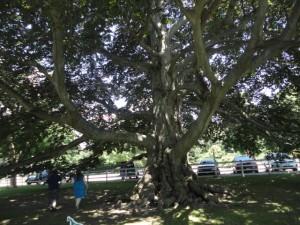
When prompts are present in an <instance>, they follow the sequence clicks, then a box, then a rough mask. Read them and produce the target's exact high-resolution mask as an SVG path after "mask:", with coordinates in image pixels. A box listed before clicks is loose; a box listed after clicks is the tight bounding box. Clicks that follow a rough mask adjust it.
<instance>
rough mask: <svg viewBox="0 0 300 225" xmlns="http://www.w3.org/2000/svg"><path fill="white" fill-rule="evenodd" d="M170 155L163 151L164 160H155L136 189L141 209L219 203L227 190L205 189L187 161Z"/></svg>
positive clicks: (167, 151) (153, 158)
mask: <svg viewBox="0 0 300 225" xmlns="http://www.w3.org/2000/svg"><path fill="white" fill-rule="evenodd" d="M170 152H171V151H170V149H165V150H161V151H160V154H159V155H161V156H162V157H161V158H156V157H152V160H150V161H149V165H148V166H147V167H146V169H145V171H144V176H143V178H142V179H141V180H140V181H139V182H138V184H137V185H136V187H135V195H134V196H133V198H134V200H136V202H137V203H139V204H140V205H141V206H148V205H155V206H157V207H158V208H167V207H171V206H173V207H176V206H177V205H185V204H193V203H202V202H210V203H213V204H217V203H219V199H218V196H217V195H216V193H220V192H221V193H224V191H223V190H221V189H220V190H214V189H212V188H209V187H208V186H202V185H201V184H200V183H199V181H198V180H197V175H196V174H195V173H194V172H193V171H192V169H191V167H190V166H189V165H188V163H187V160H186V159H185V158H184V159H182V160H176V159H174V157H172V154H170Z"/></svg>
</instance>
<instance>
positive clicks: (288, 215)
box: [0, 175, 300, 225]
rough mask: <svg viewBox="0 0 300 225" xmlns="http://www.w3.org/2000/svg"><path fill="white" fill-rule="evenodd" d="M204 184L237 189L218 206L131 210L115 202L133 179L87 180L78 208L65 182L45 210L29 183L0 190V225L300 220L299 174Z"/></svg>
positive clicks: (234, 224)
mask: <svg viewBox="0 0 300 225" xmlns="http://www.w3.org/2000/svg"><path fill="white" fill-rule="evenodd" d="M201 179H202V178H201ZM203 182H204V183H208V184H212V185H218V184H222V185H224V186H226V187H228V188H229V189H231V190H235V196H234V197H231V198H227V199H223V203H224V204H223V205H218V206H212V207H209V206H208V205H204V206H202V207H198V206H199V205H198V206H197V208H196V207H193V206H192V205H189V206H185V207H180V208H177V209H165V210H161V211H159V210H156V209H152V210H150V209H149V210H148V211H146V212H144V213H142V214H132V211H131V210H129V209H126V207H123V204H121V203H120V201H119V200H120V199H122V200H123V201H124V200H126V198H128V196H129V194H130V192H131V190H132V188H133V186H134V184H135V182H122V183H121V182H120V183H109V184H104V183H101V184H100V183H99V184H90V188H89V193H88V196H87V198H86V199H84V200H83V201H82V205H81V206H82V210H80V211H78V210H75V207H74V205H75V202H74V199H73V193H72V187H71V185H69V184H66V185H63V187H62V189H61V192H60V199H59V209H58V210H57V211H56V212H49V211H47V200H48V199H47V187H38V186H32V187H26V188H18V189H15V190H13V191H14V192H15V194H8V195H7V196H4V195H2V194H4V193H3V192H2V191H1V190H0V195H1V196H0V205H1V210H0V221H1V224H2V225H15V224H18V225H19V224H33V225H35V224H39V225H50V224H51V225H53V224H55V225H60V224H62V225H67V224H68V223H67V221H66V218H67V216H71V217H72V218H74V219H75V220H76V221H78V222H81V223H83V224H85V225H93V224H117V225H128V224H133V225H158V224H160V225H161V224H163V225H193V224H226V225H240V224H247V225H257V224H273V225H274V224H275V225H277V224H278V225H295V224H300V204H299V200H300V188H299V187H300V175H293V176H291V175H288V176H255V177H252V176H251V177H250V176H249V177H245V178H240V177H230V178H229V177H226V178H217V179H216V178H203Z"/></svg>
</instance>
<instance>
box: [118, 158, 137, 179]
mask: <svg viewBox="0 0 300 225" xmlns="http://www.w3.org/2000/svg"><path fill="white" fill-rule="evenodd" d="M120 176H121V177H122V179H125V178H126V177H128V178H129V179H131V178H132V177H134V178H136V179H138V178H139V173H138V172H136V169H135V165H134V163H133V162H130V163H127V162H122V163H121V168H120Z"/></svg>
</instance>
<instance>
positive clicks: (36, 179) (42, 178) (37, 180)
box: [25, 170, 48, 185]
mask: <svg viewBox="0 0 300 225" xmlns="http://www.w3.org/2000/svg"><path fill="white" fill-rule="evenodd" d="M47 178H48V171H47V170H44V171H42V172H40V173H34V174H32V175H29V176H28V177H27V179H26V180H25V182H26V183H27V185H31V184H43V185H44V184H46V181H47Z"/></svg>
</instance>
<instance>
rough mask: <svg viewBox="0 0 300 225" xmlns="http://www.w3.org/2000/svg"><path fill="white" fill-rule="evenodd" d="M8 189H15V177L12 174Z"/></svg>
mask: <svg viewBox="0 0 300 225" xmlns="http://www.w3.org/2000/svg"><path fill="white" fill-rule="evenodd" d="M10 187H12V188H15V187H17V175H16V174H12V175H11V177H10Z"/></svg>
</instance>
